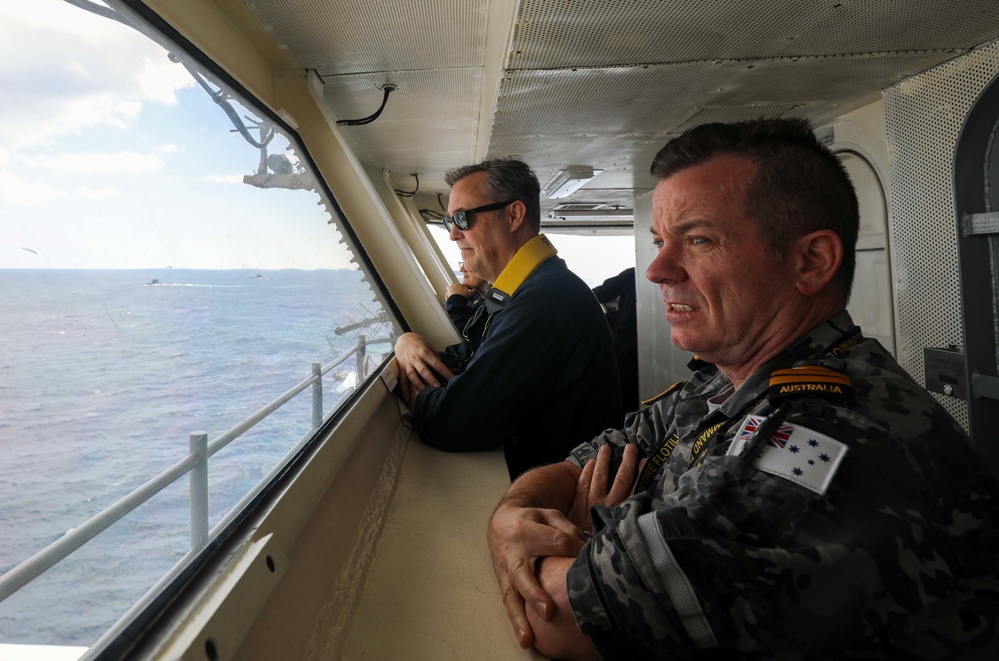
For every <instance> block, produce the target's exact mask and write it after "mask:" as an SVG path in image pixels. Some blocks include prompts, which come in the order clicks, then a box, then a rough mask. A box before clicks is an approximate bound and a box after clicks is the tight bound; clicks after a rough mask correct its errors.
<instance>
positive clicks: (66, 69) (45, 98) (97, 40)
mask: <svg viewBox="0 0 999 661" xmlns="http://www.w3.org/2000/svg"><path fill="white" fill-rule="evenodd" d="M53 33H55V35H57V36H56V37H55V38H53ZM70 52H72V53H73V56H72V57H67V53H70ZM26 63H30V66H26ZM39 72H44V75H39ZM194 84H195V83H194V81H193V79H192V78H191V76H190V75H189V74H188V73H187V71H186V70H185V69H184V68H183V66H181V65H180V64H176V63H173V62H171V61H170V60H169V59H168V57H167V52H166V50H164V49H163V48H162V47H161V46H158V45H156V44H155V43H153V42H151V41H150V40H149V39H147V38H146V37H144V36H143V35H141V34H140V33H138V32H137V31H135V30H133V29H131V28H129V27H126V26H123V25H121V24H120V23H118V22H116V21H113V20H110V19H107V18H104V17H101V16H97V15H95V14H92V13H91V12H87V11H84V10H82V9H80V8H78V7H74V6H73V5H70V4H69V3H66V2H63V1H62V0H32V1H31V2H17V3H10V2H6V3H2V4H0V89H2V90H3V91H4V103H3V104H2V106H0V122H2V124H3V125H4V126H8V127H10V126H16V127H17V130H16V131H4V132H2V133H0V148H3V147H8V148H23V147H31V146H39V145H48V144H51V142H52V141H53V140H54V139H55V138H57V137H59V136H61V135H66V134H74V133H79V132H80V131H82V130H85V129H86V128H87V127H94V126H100V125H110V126H117V127H123V126H128V125H130V124H131V123H132V122H134V121H135V119H136V118H137V117H138V115H139V113H140V112H141V109H142V107H143V105H144V104H146V103H150V102H154V103H161V104H175V103H176V93H177V92H178V91H179V90H181V89H183V88H186V87H190V86H192V85H194Z"/></svg>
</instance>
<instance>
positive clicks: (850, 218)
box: [651, 119, 860, 300]
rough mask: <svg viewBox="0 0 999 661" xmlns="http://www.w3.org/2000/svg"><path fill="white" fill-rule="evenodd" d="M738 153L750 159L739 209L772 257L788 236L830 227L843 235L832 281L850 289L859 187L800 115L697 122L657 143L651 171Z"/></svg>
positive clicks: (666, 172)
mask: <svg viewBox="0 0 999 661" xmlns="http://www.w3.org/2000/svg"><path fill="white" fill-rule="evenodd" d="M722 154H728V155H732V156H741V157H744V158H746V159H748V160H749V161H751V162H752V163H753V164H755V165H756V174H755V176H754V177H753V181H752V182H751V184H750V186H749V189H748V190H747V191H746V197H745V204H746V208H745V212H746V214H747V215H749V217H751V218H752V219H753V220H755V221H756V224H757V227H758V228H759V231H760V236H761V238H762V239H763V242H764V244H765V245H766V246H767V249H768V254H769V255H770V256H771V257H772V258H774V259H783V258H784V257H785V256H786V254H787V248H788V246H789V245H790V243H791V241H792V240H793V239H794V238H796V237H799V236H803V235H805V234H808V233H810V232H814V231H816V230H820V229H829V230H832V231H834V232H836V234H838V235H839V238H840V240H842V242H843V263H842V264H840V267H839V271H838V272H837V273H836V277H835V280H834V282H836V283H837V284H838V286H839V288H840V290H841V291H842V293H843V296H844V299H845V300H848V299H849V297H850V290H851V288H852V287H853V277H854V271H855V269H856V248H857V235H858V233H859V231H860V209H859V205H858V203H857V193H856V192H855V191H854V189H853V184H851V183H850V177H849V176H848V175H847V173H846V168H844V167H843V164H842V163H841V162H840V160H839V159H838V158H837V157H836V155H835V154H833V153H832V152H831V151H830V150H829V149H828V148H827V147H825V146H824V145H823V144H822V143H821V142H819V140H818V138H816V137H815V133H814V132H813V131H812V126H811V123H810V122H809V121H808V120H806V119H757V120H751V121H745V122H737V123H734V124H720V123H713V124H702V125H701V126H697V127H695V128H692V129H690V130H689V131H687V132H685V133H683V134H682V135H681V136H679V137H678V138H675V139H674V140H672V141H670V142H669V143H668V144H667V145H666V146H665V147H663V148H662V149H660V150H659V153H658V154H656V157H655V159H654V160H653V161H652V168H651V172H652V176H653V177H655V178H656V179H658V180H662V179H665V178H667V177H669V176H670V175H673V174H675V173H676V172H678V171H680V170H683V169H686V168H689V167H693V166H695V165H700V164H702V163H705V162H707V161H708V160H710V159H711V158H714V157H715V156H719V155H722Z"/></svg>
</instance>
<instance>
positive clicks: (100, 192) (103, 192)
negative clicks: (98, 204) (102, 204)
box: [76, 186, 121, 200]
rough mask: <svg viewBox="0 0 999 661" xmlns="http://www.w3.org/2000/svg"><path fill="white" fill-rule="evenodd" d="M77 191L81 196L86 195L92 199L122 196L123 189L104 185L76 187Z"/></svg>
mask: <svg viewBox="0 0 999 661" xmlns="http://www.w3.org/2000/svg"><path fill="white" fill-rule="evenodd" d="M76 192H77V194H78V195H80V197H86V198H89V199H91V200H106V199H109V198H112V197H121V190H120V189H118V188H111V187H110V186H104V187H101V188H92V187H90V186H80V187H79V188H77V189H76Z"/></svg>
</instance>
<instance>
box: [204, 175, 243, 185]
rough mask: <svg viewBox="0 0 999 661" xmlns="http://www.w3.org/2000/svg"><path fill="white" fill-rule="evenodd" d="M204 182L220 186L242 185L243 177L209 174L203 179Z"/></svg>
mask: <svg viewBox="0 0 999 661" xmlns="http://www.w3.org/2000/svg"><path fill="white" fill-rule="evenodd" d="M201 179H202V180H203V181H212V182H216V183H220V184H241V183H243V175H241V174H209V175H205V176H204V177H202V178H201Z"/></svg>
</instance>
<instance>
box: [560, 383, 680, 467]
mask: <svg viewBox="0 0 999 661" xmlns="http://www.w3.org/2000/svg"><path fill="white" fill-rule="evenodd" d="M675 402H676V396H675V395H671V396H670V397H666V398H664V399H661V400H659V401H657V402H655V403H653V404H652V405H650V406H647V407H645V408H643V409H640V410H638V411H635V412H633V413H629V414H628V415H627V416H626V417H625V420H624V429H608V430H607V431H604V432H603V433H601V434H600V435H599V436H597V437H595V438H594V439H593V440H592V441H588V442H586V443H582V444H581V445H578V446H577V447H576V448H575V449H574V450H573V451H572V453H571V454H570V455H569V456H568V458H567V459H566V461H569V462H570V463H572V464H574V465H575V466H576V468H579V469H582V468H583V466H585V465H586V462H587V461H589V460H590V459H594V458H596V456H597V452H598V451H599V450H600V448H601V447H602V446H604V445H612V446H614V447H615V455H614V456H615V459H617V460H618V461H620V459H621V457H622V453H623V450H624V446H625V445H627V444H629V443H634V444H635V445H637V446H638V449H639V458H643V457H645V456H647V454H648V453H649V452H651V451H653V450H654V449H655V448H656V446H657V443H658V441H661V440H662V439H664V438H666V432H667V428H668V425H667V424H666V422H664V421H667V420H671V419H672V417H673V408H674V406H675Z"/></svg>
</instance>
